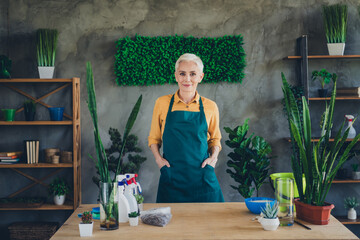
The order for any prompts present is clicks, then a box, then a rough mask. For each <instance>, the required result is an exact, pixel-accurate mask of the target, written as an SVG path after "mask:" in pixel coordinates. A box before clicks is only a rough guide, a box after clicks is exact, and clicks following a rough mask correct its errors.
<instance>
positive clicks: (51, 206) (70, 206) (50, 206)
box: [0, 202, 74, 211]
mask: <svg viewBox="0 0 360 240" xmlns="http://www.w3.org/2000/svg"><path fill="white" fill-rule="evenodd" d="M14 210H74V205H73V203H70V202H69V203H65V204H64V205H60V206H58V205H55V204H50V203H45V204H43V205H41V206H40V207H35V208H31V207H30V208H29V207H15V208H0V211H14Z"/></svg>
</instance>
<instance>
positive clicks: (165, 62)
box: [114, 35, 246, 86]
mask: <svg viewBox="0 0 360 240" xmlns="http://www.w3.org/2000/svg"><path fill="white" fill-rule="evenodd" d="M243 44H244V41H243V37H242V36H241V35H236V36H223V37H218V38H209V37H206V38H205V37H204V38H195V37H192V36H190V37H184V36H178V35H175V36H165V37H163V36H156V37H144V36H139V35H135V37H133V38H130V37H125V38H120V39H119V40H118V41H117V42H116V48H117V53H116V54H115V66H114V68H115V75H116V83H117V84H118V85H120V86H125V85H126V86H148V85H155V84H160V85H163V84H169V83H171V84H176V81H175V77H174V71H175V69H174V66H175V62H176V60H177V59H178V58H179V57H180V56H181V55H182V54H184V53H194V54H196V55H197V56H199V57H200V58H201V59H202V61H203V63H204V66H205V68H204V73H205V78H204V79H203V81H202V83H217V82H220V81H222V82H231V83H241V82H242V79H243V78H244V76H245V73H244V69H245V66H246V59H245V57H246V55H245V50H244V48H243Z"/></svg>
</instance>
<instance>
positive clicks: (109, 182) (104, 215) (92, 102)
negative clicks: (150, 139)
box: [86, 62, 142, 230]
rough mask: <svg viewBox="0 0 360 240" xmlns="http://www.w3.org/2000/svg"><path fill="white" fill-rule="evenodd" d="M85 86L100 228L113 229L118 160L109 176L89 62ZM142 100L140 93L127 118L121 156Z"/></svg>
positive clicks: (115, 225)
mask: <svg viewBox="0 0 360 240" xmlns="http://www.w3.org/2000/svg"><path fill="white" fill-rule="evenodd" d="M86 88H87V93H88V102H87V103H88V109H89V112H90V116H91V118H92V121H93V125H94V139H95V150H96V158H92V157H91V155H90V158H92V159H93V160H94V162H95V164H96V168H97V170H98V172H99V177H100V183H99V185H100V229H103V230H113V229H118V228H119V223H118V206H117V199H116V195H117V194H116V189H117V181H116V176H117V175H119V172H120V161H119V162H118V164H117V167H116V172H115V174H113V178H111V174H110V172H111V170H110V169H109V161H108V157H107V155H106V151H105V148H104V145H103V143H102V140H101V137H100V131H99V127H98V116H97V105H96V95H95V84H94V77H93V73H92V68H91V64H90V62H87V63H86ZM141 101H142V95H140V97H139V98H138V100H137V102H136V104H135V105H134V107H133V109H132V111H131V113H130V116H129V118H128V120H127V123H126V126H125V130H124V134H123V141H122V144H121V150H120V152H119V154H120V156H122V154H123V152H124V148H125V144H126V141H127V138H128V136H129V134H130V131H131V129H132V127H133V125H134V122H135V120H136V117H137V115H138V113H139V110H140V106H141Z"/></svg>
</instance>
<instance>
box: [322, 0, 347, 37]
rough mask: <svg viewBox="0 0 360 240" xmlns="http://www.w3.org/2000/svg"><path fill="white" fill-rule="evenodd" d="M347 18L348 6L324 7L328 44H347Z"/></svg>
mask: <svg viewBox="0 0 360 240" xmlns="http://www.w3.org/2000/svg"><path fill="white" fill-rule="evenodd" d="M347 16H348V12H347V6H346V5H341V4H334V5H330V6H323V19H324V27H325V35H326V39H327V42H328V43H344V42H346V28H347Z"/></svg>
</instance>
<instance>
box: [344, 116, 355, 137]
mask: <svg viewBox="0 0 360 240" xmlns="http://www.w3.org/2000/svg"><path fill="white" fill-rule="evenodd" d="M345 118H346V121H347V123H348V126H347V128H346V129H345V131H346V130H347V129H348V128H350V130H349V135H348V137H347V138H354V137H355V136H356V131H355V128H354V127H353V120H354V116H353V115H345Z"/></svg>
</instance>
